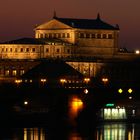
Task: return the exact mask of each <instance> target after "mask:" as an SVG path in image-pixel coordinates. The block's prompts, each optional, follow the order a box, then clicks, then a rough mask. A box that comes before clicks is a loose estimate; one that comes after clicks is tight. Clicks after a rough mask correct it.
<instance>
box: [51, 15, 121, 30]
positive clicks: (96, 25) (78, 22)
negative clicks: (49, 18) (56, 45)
mask: <svg viewBox="0 0 140 140" xmlns="http://www.w3.org/2000/svg"><path fill="white" fill-rule="evenodd" d="M53 18H54V19H56V20H58V21H60V22H62V23H64V24H66V25H69V26H71V27H73V28H80V29H107V30H119V26H118V25H116V26H112V25H110V24H108V23H106V22H104V21H102V20H101V18H100V15H99V14H98V15H97V18H96V19H74V18H58V17H56V16H54V17H53Z"/></svg>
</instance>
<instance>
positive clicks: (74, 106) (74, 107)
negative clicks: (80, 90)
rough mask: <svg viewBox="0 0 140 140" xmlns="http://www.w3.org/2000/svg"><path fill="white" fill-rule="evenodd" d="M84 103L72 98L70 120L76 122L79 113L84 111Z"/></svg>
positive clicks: (77, 98)
mask: <svg viewBox="0 0 140 140" xmlns="http://www.w3.org/2000/svg"><path fill="white" fill-rule="evenodd" d="M83 106H84V105H83V101H82V100H81V99H80V98H79V97H77V96H72V97H71V98H70V100H69V118H70V120H74V119H75V118H76V117H77V115H78V113H79V112H80V111H81V110H82V109H83Z"/></svg>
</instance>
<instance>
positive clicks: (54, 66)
mask: <svg viewBox="0 0 140 140" xmlns="http://www.w3.org/2000/svg"><path fill="white" fill-rule="evenodd" d="M65 77H71V78H72V77H83V75H82V74H81V73H80V72H78V71H77V70H75V69H74V68H72V67H71V66H69V65H68V64H66V63H65V62H63V61H60V60H44V61H42V62H41V63H40V64H39V65H37V66H36V67H34V68H33V69H31V70H29V71H28V72H27V73H25V74H24V75H22V76H21V78H23V79H36V80H37V79H40V78H48V79H59V78H65Z"/></svg>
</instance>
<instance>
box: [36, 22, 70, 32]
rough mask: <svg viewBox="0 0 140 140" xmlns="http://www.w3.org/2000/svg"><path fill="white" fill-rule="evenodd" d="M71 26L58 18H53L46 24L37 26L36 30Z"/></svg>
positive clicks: (68, 27)
mask: <svg viewBox="0 0 140 140" xmlns="http://www.w3.org/2000/svg"><path fill="white" fill-rule="evenodd" d="M70 28H72V27H70V26H69V25H67V24H64V23H62V22H60V21H58V20H57V19H52V20H50V21H48V22H46V23H44V24H41V25H39V26H38V27H36V28H35V30H45V29H46V30H47V29H70Z"/></svg>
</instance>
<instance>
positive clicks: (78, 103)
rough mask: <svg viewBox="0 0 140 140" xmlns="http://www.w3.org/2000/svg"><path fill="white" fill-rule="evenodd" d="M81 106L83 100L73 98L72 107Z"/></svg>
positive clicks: (78, 107)
mask: <svg viewBox="0 0 140 140" xmlns="http://www.w3.org/2000/svg"><path fill="white" fill-rule="evenodd" d="M82 107H83V102H82V100H81V99H78V98H74V99H73V101H72V108H73V109H76V110H77V109H80V108H82Z"/></svg>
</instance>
